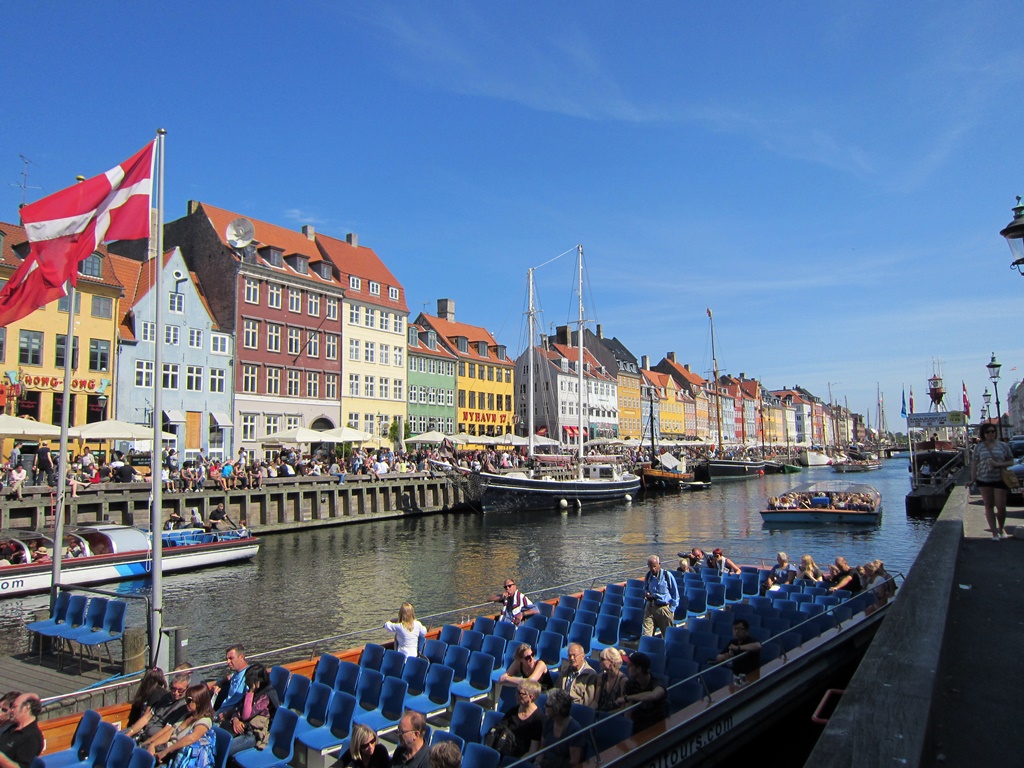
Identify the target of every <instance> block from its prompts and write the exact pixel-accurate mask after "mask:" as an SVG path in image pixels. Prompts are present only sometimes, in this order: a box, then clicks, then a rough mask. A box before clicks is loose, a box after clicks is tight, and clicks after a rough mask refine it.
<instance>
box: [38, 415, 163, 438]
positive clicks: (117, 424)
mask: <svg viewBox="0 0 1024 768" xmlns="http://www.w3.org/2000/svg"><path fill="white" fill-rule="evenodd" d="M58 431H59V430H58ZM68 437H73V438H75V439H76V440H152V439H153V427H152V426H150V425H149V424H131V423H129V422H127V421H120V420H118V419H104V420H103V421H94V422H93V423H92V424H83V425H82V426H80V427H71V428H70V429H69V430H68ZM161 437H162V439H164V440H173V439H174V438H175V435H174V433H173V432H161Z"/></svg>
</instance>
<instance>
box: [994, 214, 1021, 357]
mask: <svg viewBox="0 0 1024 768" xmlns="http://www.w3.org/2000/svg"><path fill="white" fill-rule="evenodd" d="M999 234H1000V235H1002V236H1003V237H1005V238H1006V242H1007V244H1008V245H1009V246H1010V253H1011V254H1013V261H1012V262H1010V269H1016V270H1017V272H1018V273H1019V274H1021V275H1024V269H1022V267H1024V205H1022V204H1021V197H1020V195H1017V204H1016V205H1015V206H1013V221H1011V222H1010V223H1009V224H1007V225H1006V228H1005V229H1003V230H1002V231H1001V232H1000V233H999ZM994 359H995V358H993V360H994Z"/></svg>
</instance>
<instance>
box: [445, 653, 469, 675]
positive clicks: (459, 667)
mask: <svg viewBox="0 0 1024 768" xmlns="http://www.w3.org/2000/svg"><path fill="white" fill-rule="evenodd" d="M470 653H471V651H470V650H469V648H463V647H462V646H461V645H449V646H448V651H447V652H446V653H445V655H444V665H445V666H446V667H451V669H452V671H453V672H454V673H455V680H456V681H458V680H464V679H465V677H466V667H467V666H469V656H470Z"/></svg>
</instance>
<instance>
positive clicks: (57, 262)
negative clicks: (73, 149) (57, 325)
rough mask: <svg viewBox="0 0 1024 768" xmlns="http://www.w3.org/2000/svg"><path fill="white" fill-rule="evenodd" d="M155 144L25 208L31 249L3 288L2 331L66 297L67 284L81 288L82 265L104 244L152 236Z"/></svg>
mask: <svg viewBox="0 0 1024 768" xmlns="http://www.w3.org/2000/svg"><path fill="white" fill-rule="evenodd" d="M155 143H156V142H155V141H153V142H150V143H149V144H147V145H146V146H145V147H143V148H142V149H140V150H139V151H138V152H136V153H135V154H134V155H132V156H131V157H130V158H128V159H127V160H125V161H124V162H123V163H121V164H120V165H118V166H117V167H115V168H112V169H110V170H109V171H107V172H106V173H101V174H100V175H98V176H94V177H93V178H91V179H88V180H86V181H83V182H81V183H80V184H75V185H74V186H72V187H68V188H67V189H62V190H61V191H60V192H55V193H53V194H52V195H49V196H48V197H44V198H43V199H42V200H39V201H37V202H35V203H32V204H31V205H26V206H25V207H24V208H22V209H21V221H22V224H23V225H24V227H25V232H26V234H27V235H28V240H29V242H30V243H31V247H30V250H29V254H28V256H27V257H26V258H25V260H24V261H23V262H22V263H21V266H19V267H18V268H17V269H16V270H15V272H14V274H13V275H11V278H10V279H9V280H8V281H7V284H6V285H5V286H4V287H3V290H0V327H3V326H7V325H10V324H11V323H13V322H15V321H17V320H20V319H21V318H23V317H26V316H27V315H30V314H32V312H34V311H35V310H36V309H38V308H39V307H41V306H44V305H46V304H49V303H50V302H51V301H54V300H56V299H59V298H60V297H62V296H64V295H65V287H64V284H65V283H67V282H68V281H69V280H70V281H71V284H72V285H77V284H78V265H79V264H80V263H81V262H82V261H84V260H85V259H87V258H89V256H91V255H92V254H93V252H94V251H95V250H96V248H97V247H98V246H99V244H100V243H102V242H104V241H107V240H136V239H139V238H144V237H149V211H150V192H151V190H152V187H153V146H154V144H155Z"/></svg>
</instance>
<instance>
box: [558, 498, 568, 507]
mask: <svg viewBox="0 0 1024 768" xmlns="http://www.w3.org/2000/svg"><path fill="white" fill-rule="evenodd" d="M558 508H559V509H568V508H569V502H567V501H566V500H565V499H559V501H558Z"/></svg>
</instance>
